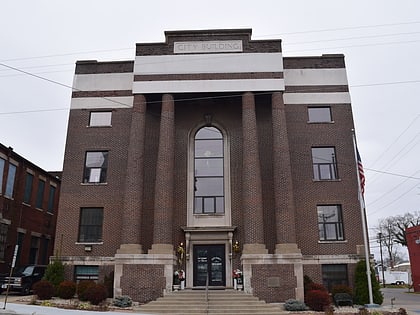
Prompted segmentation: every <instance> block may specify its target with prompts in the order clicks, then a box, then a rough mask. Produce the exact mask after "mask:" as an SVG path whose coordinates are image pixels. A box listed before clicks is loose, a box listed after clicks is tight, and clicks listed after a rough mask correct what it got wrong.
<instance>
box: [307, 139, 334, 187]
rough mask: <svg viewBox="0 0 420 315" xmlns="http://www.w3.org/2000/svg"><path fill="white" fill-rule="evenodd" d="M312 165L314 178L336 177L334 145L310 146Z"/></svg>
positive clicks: (329, 178) (331, 178)
mask: <svg viewBox="0 0 420 315" xmlns="http://www.w3.org/2000/svg"><path fill="white" fill-rule="evenodd" d="M312 165H313V171H314V179H315V180H333V179H338V172H337V159H336V155H335V148H334V147H314V148H312Z"/></svg>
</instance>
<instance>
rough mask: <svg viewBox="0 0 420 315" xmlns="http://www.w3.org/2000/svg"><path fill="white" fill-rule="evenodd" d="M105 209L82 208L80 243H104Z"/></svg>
mask: <svg viewBox="0 0 420 315" xmlns="http://www.w3.org/2000/svg"><path fill="white" fill-rule="evenodd" d="M103 212H104V211H103V208H81V209H80V221H79V242H81V243H97V242H102V224H103V216H104V214H103Z"/></svg>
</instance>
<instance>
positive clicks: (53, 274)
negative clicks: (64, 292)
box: [43, 260, 64, 294]
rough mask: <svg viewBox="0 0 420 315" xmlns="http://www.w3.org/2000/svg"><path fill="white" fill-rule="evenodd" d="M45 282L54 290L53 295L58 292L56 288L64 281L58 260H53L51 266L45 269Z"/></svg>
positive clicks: (61, 265) (62, 267)
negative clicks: (49, 283) (51, 285)
mask: <svg viewBox="0 0 420 315" xmlns="http://www.w3.org/2000/svg"><path fill="white" fill-rule="evenodd" d="M43 279H45V280H48V281H49V282H51V283H52V284H53V286H54V289H55V292H54V293H55V294H56V293H57V291H58V286H59V285H60V283H61V282H63V281H64V265H63V263H62V262H61V261H59V260H54V261H53V262H52V263H51V264H49V265H48V266H47V269H46V270H45V275H44V278H43Z"/></svg>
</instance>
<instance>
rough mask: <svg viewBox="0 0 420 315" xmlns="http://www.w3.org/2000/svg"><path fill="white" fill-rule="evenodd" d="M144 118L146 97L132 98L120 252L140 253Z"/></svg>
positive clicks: (137, 96) (136, 96)
mask: <svg viewBox="0 0 420 315" xmlns="http://www.w3.org/2000/svg"><path fill="white" fill-rule="evenodd" d="M145 115H146V98H145V97H144V95H135V96H134V104H133V111H132V116H131V127H130V140H129V146H128V158H127V172H126V180H125V195H124V207H123V219H122V231H121V247H120V249H119V250H118V252H120V253H121V252H133V253H134V252H140V253H141V251H142V249H141V244H140V242H141V240H140V227H141V212H142V208H143V174H144V170H143V168H144V161H143V155H144V141H145V139H144V137H145Z"/></svg>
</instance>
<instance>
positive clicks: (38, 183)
mask: <svg viewBox="0 0 420 315" xmlns="http://www.w3.org/2000/svg"><path fill="white" fill-rule="evenodd" d="M60 174H61V173H57V172H55V173H51V172H47V171H45V170H43V169H41V168H40V167H38V166H36V165H35V164H33V163H31V162H30V161H28V160H26V159H25V158H23V157H22V156H20V155H19V154H17V153H16V152H14V151H13V149H12V148H10V147H6V146H4V145H2V144H0V273H6V272H8V271H9V270H10V266H11V264H12V260H13V255H14V251H15V245H19V247H18V252H17V257H16V268H17V267H19V266H24V265H28V264H41V265H46V264H48V263H49V258H50V256H52V255H53V249H54V240H55V239H54V237H55V226H56V221H57V209H58V200H59V195H60V184H61V182H60V178H59V176H60Z"/></svg>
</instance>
